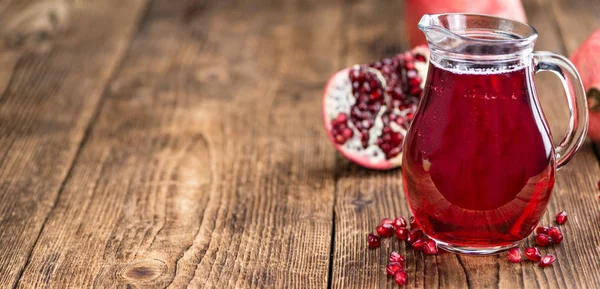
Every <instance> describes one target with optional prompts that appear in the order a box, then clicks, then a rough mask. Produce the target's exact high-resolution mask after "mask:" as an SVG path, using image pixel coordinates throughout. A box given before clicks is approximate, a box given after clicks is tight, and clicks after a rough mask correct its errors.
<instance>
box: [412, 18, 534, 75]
mask: <svg viewBox="0 0 600 289" xmlns="http://www.w3.org/2000/svg"><path fill="white" fill-rule="evenodd" d="M419 29H420V30H421V31H423V33H424V34H425V37H426V38H427V44H428V45H429V50H430V51H431V61H432V62H433V63H434V64H443V66H448V67H451V68H459V69H470V68H485V65H486V63H488V62H498V61H504V62H505V63H504V65H505V66H514V65H520V64H521V63H524V62H523V61H524V58H525V57H527V56H528V55H530V54H531V52H532V51H533V46H534V44H535V40H536V39H537V31H536V30H535V28H533V27H532V26H530V25H528V24H525V23H521V22H518V21H514V20H509V19H505V18H500V17H495V16H490V15H482V14H463V13H445V14H425V15H423V17H422V18H421V20H420V21H419ZM442 62H444V63H442ZM494 65H495V64H494ZM455 66H457V67H455Z"/></svg>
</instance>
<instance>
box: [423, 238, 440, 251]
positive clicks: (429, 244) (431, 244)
mask: <svg viewBox="0 0 600 289" xmlns="http://www.w3.org/2000/svg"><path fill="white" fill-rule="evenodd" d="M423 251H424V252H425V254H427V255H435V254H437V253H438V248H437V243H436V242H435V241H434V240H431V239H427V240H426V241H425V246H423Z"/></svg>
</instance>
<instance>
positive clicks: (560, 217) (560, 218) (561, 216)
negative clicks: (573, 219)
mask: <svg viewBox="0 0 600 289" xmlns="http://www.w3.org/2000/svg"><path fill="white" fill-rule="evenodd" d="M556 222H557V223H558V224H559V225H562V224H564V223H566V222H567V212H565V211H562V212H560V213H558V214H556Z"/></svg>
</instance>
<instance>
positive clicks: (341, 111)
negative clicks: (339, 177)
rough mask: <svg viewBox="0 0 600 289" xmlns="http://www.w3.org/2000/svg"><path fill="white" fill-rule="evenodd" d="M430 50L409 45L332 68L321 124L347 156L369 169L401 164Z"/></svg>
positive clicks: (421, 88) (339, 149)
mask: <svg viewBox="0 0 600 289" xmlns="http://www.w3.org/2000/svg"><path fill="white" fill-rule="evenodd" d="M428 59H429V50H428V49H427V47H426V46H419V47H416V48H414V49H413V50H410V51H407V52H405V53H401V54H398V55H396V56H394V57H390V58H385V59H382V60H380V61H377V62H375V63H371V64H364V65H354V66H352V67H350V68H346V69H343V70H341V71H339V72H337V73H336V74H334V75H333V76H332V77H331V78H330V79H329V82H328V84H327V86H326V88H325V93H324V95H323V120H324V122H325V129H326V130H327V135H328V137H329V139H330V140H331V142H332V143H333V144H334V146H335V148H336V149H337V150H338V151H339V152H340V153H342V154H343V155H344V156H345V157H346V158H348V159H349V160H351V161H353V162H355V163H357V164H359V165H361V166H364V167H367V168H372V169H380V170H385V169H391V168H395V167H398V166H400V164H401V161H402V142H403V140H404V135H405V134H406V130H407V129H408V125H409V124H410V121H411V120H412V118H413V115H414V113H415V111H416V108H417V104H418V103H419V99H420V97H421V95H422V92H423V86H424V81H425V76H426V72H427V65H428Z"/></svg>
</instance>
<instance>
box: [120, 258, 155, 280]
mask: <svg viewBox="0 0 600 289" xmlns="http://www.w3.org/2000/svg"><path fill="white" fill-rule="evenodd" d="M166 271H167V264H165V262H163V261H161V260H158V259H146V260H139V261H135V262H134V263H132V264H129V265H125V266H123V267H122V269H121V272H119V274H118V275H119V279H121V283H124V284H138V285H141V284H148V283H150V282H152V281H154V280H156V279H157V278H159V277H160V276H162V275H163V274H164V273H165V272H166Z"/></svg>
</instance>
